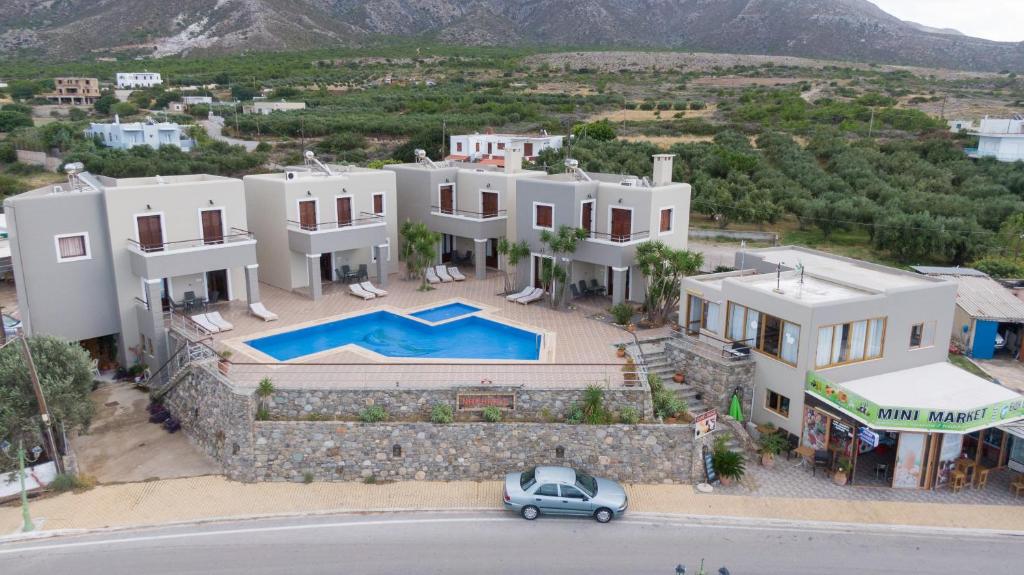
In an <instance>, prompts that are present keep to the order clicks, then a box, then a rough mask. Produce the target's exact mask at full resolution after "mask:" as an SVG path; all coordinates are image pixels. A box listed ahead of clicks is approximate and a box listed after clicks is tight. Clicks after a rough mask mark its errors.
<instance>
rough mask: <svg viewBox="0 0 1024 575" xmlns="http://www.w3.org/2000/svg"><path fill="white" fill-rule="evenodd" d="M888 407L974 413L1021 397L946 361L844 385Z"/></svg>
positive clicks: (843, 384) (863, 378)
mask: <svg viewBox="0 0 1024 575" xmlns="http://www.w3.org/2000/svg"><path fill="white" fill-rule="evenodd" d="M840 385H842V386H843V387H845V388H846V389H848V390H850V391H852V392H854V393H857V394H858V395H862V396H864V397H865V398H866V399H870V400H871V401H873V402H875V403H877V404H879V405H886V406H901V407H923V408H927V409H952V410H958V409H970V408H974V407H981V406H985V405H989V404H992V403H998V402H1000V401H1009V400H1012V399H1018V398H1020V397H1021V396H1020V395H1019V394H1017V393H1015V392H1014V391H1013V390H1011V389H1008V388H1005V387H1003V386H1001V385H999V384H997V383H992V382H991V381H988V380H987V379H983V378H980V377H978V376H976V375H974V374H973V373H971V372H969V371H967V370H965V369H961V368H959V367H957V366H955V365H953V364H952V363H949V362H946V361H943V362H939V363H930V364H927V365H922V366H919V367H912V368H910V369H902V370H900V371H890V372H889V373H883V374H881V375H873V376H870V377H862V378H860V379H855V380H853V381H847V382H845V383H842V384H840Z"/></svg>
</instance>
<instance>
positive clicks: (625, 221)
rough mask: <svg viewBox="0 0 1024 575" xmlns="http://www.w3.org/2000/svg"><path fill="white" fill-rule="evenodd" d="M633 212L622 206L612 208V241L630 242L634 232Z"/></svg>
mask: <svg viewBox="0 0 1024 575" xmlns="http://www.w3.org/2000/svg"><path fill="white" fill-rule="evenodd" d="M632 220H633V212H632V211H631V210H625V209H622V208H612V241H613V242H628V241H629V239H630V236H631V235H632V234H633V229H632V228H633V222H632Z"/></svg>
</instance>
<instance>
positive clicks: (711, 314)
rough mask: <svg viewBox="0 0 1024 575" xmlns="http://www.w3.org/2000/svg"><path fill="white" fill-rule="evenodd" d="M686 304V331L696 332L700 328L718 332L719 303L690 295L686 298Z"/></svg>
mask: <svg viewBox="0 0 1024 575" xmlns="http://www.w3.org/2000/svg"><path fill="white" fill-rule="evenodd" d="M687 306H688V309H689V311H688V312H687V314H686V317H687V322H686V331H687V333H690V334H697V333H700V330H701V329H706V330H708V331H711V332H715V333H718V326H719V319H718V317H719V313H720V312H719V310H720V308H721V306H720V305H718V304H717V303H715V302H712V301H707V300H705V299H703V298H699V297H697V296H695V295H691V296H689V297H688V298H687Z"/></svg>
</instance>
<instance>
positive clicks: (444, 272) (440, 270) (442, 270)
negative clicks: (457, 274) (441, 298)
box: [434, 264, 455, 283]
mask: <svg viewBox="0 0 1024 575" xmlns="http://www.w3.org/2000/svg"><path fill="white" fill-rule="evenodd" d="M434 271H435V272H436V273H437V277H439V278H441V281H443V282H445V283H448V282H453V281H455V279H454V278H452V276H450V275H448V268H446V267H444V264H441V265H439V266H437V267H435V268H434Z"/></svg>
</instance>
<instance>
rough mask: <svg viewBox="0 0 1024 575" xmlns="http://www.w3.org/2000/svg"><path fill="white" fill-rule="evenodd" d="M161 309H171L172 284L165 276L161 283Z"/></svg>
mask: <svg viewBox="0 0 1024 575" xmlns="http://www.w3.org/2000/svg"><path fill="white" fill-rule="evenodd" d="M160 309H162V310H163V311H171V284H170V282H169V281H167V278H163V282H161V284H160Z"/></svg>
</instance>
